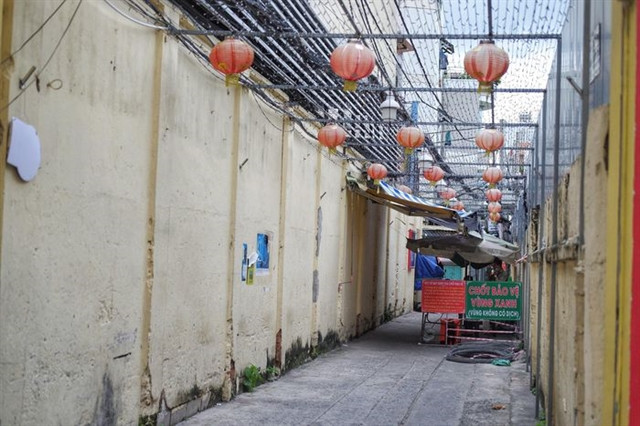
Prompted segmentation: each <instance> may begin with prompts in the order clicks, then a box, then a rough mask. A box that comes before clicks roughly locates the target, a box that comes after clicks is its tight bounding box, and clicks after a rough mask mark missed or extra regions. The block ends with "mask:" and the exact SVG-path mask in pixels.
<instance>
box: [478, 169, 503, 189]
mask: <svg viewBox="0 0 640 426" xmlns="http://www.w3.org/2000/svg"><path fill="white" fill-rule="evenodd" d="M502 177H503V176H502V170H500V168H499V167H495V166H494V167H489V168H488V169H487V170H485V171H484V173H482V179H483V180H484V181H485V182H487V183H488V184H489V187H490V188H493V187H494V186H495V185H496V183H498V182H500V181H501V180H502Z"/></svg>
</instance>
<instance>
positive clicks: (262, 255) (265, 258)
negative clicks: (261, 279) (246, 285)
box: [256, 234, 269, 275]
mask: <svg viewBox="0 0 640 426" xmlns="http://www.w3.org/2000/svg"><path fill="white" fill-rule="evenodd" d="M257 247H258V248H257V251H258V261H257V262H256V275H269V236H268V235H267V234H258V241H257Z"/></svg>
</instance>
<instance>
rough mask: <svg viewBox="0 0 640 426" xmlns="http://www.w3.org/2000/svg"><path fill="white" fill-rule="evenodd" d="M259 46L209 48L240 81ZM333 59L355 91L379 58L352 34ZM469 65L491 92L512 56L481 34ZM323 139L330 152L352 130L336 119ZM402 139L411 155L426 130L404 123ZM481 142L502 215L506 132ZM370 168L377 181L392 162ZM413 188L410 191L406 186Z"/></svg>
mask: <svg viewBox="0 0 640 426" xmlns="http://www.w3.org/2000/svg"><path fill="white" fill-rule="evenodd" d="M253 60H254V51H253V49H252V48H251V46H249V45H248V44H247V43H245V42H243V41H242V40H239V39H236V38H233V37H228V38H226V39H225V40H223V41H222V42H220V43H218V44H216V45H215V46H214V47H213V49H212V50H211V52H210V54H209V61H210V62H211V65H212V66H213V67H214V68H215V69H216V70H218V71H220V72H221V73H223V74H224V75H225V84H226V85H227V86H229V85H237V84H239V78H240V77H239V75H240V73H242V72H243V71H246V70H247V69H249V68H250V67H251V66H252V65H253ZM329 63H330V65H331V69H332V70H333V72H334V73H336V74H337V75H338V76H340V77H341V78H342V79H343V80H344V86H343V90H344V91H347V92H352V91H355V90H356V88H357V85H358V81H359V80H361V79H363V78H366V77H368V76H369V75H371V73H372V72H373V70H374V68H375V65H376V59H375V54H374V53H373V51H372V50H371V49H369V48H368V47H366V46H365V45H364V44H363V43H362V41H360V40H349V41H348V42H346V43H344V44H342V45H340V46H338V47H337V48H336V49H334V51H333V52H332V53H331V56H330V59H329ZM464 69H465V71H466V72H467V74H469V75H470V76H471V77H472V78H474V79H476V80H477V81H478V92H484V93H491V92H492V91H493V86H494V84H495V83H496V82H497V81H498V80H499V79H500V78H501V77H502V76H503V75H504V74H505V73H506V72H507V70H508V69H509V56H508V55H507V53H506V52H505V51H504V50H503V49H501V48H499V47H497V46H496V45H495V43H494V41H493V40H482V41H481V42H480V44H479V45H478V46H476V47H474V48H473V49H471V50H470V51H468V52H467V53H466V54H465V57H464ZM317 138H318V142H319V143H320V144H321V145H322V146H325V147H327V148H328V149H329V153H330V154H332V153H335V152H336V148H337V147H338V146H340V145H342V144H343V143H344V142H345V140H346V138H347V133H346V132H345V130H344V129H343V128H342V127H340V126H338V125H337V124H328V125H326V126H324V127H322V128H321V129H320V130H319V131H318V135H317ZM396 140H397V142H398V144H400V145H401V146H403V147H404V149H405V155H407V156H408V155H411V154H412V152H413V150H414V149H416V148H418V147H420V146H422V144H423V143H424V141H425V135H424V133H423V132H422V130H420V129H419V128H417V127H413V126H404V127H402V128H400V130H398V133H397V134H396ZM475 142H476V145H477V146H478V148H480V149H482V150H484V151H485V153H486V155H487V156H489V155H491V154H493V155H494V157H493V166H491V167H488V168H487V169H486V170H485V171H484V172H483V173H482V179H483V180H484V181H485V182H487V183H488V184H489V188H490V189H489V190H488V191H487V192H486V196H487V200H488V201H489V202H490V204H489V212H490V213H489V218H490V219H491V220H493V221H494V222H497V221H498V220H500V211H501V210H502V207H501V205H500V203H499V201H500V200H501V198H502V193H501V192H500V190H499V189H497V188H495V186H496V185H497V184H498V183H499V182H500V181H501V180H502V178H503V173H502V171H501V170H500V168H499V167H497V166H496V165H495V152H496V151H497V150H499V149H501V148H502V147H503V145H504V135H503V134H502V132H500V131H499V130H497V129H495V128H494V127H493V125H492V126H490V127H487V128H485V129H482V130H480V131H479V132H478V134H477V135H476V137H475ZM367 174H368V175H369V177H370V178H371V179H372V180H373V182H374V185H378V184H379V182H380V181H381V180H382V179H384V178H385V177H386V176H387V168H386V167H385V166H384V165H382V164H380V163H374V164H371V165H370V166H369V167H368V169H367ZM444 175H445V173H444V171H443V170H442V169H441V168H440V167H438V166H436V165H432V166H430V167H428V168H427V169H425V170H424V172H423V176H424V177H425V179H426V180H427V181H429V182H430V184H431V185H432V186H435V185H436V184H437V183H438V182H439V181H440V180H442V179H443V178H444ZM401 187H402V190H403V191H405V192H410V189H409V188H408V187H406V186H405V185H402V186H401ZM407 190H408V191H407ZM439 195H440V196H441V197H442V198H443V199H444V200H445V204H446V205H449V202H450V201H451V200H452V199H454V198H455V196H456V191H455V190H454V189H453V188H450V187H445V188H444V189H442V190H441V191H440V192H439ZM452 207H453V208H454V209H456V210H458V211H461V210H464V204H463V203H462V202H461V201H459V200H455V202H454V203H453V204H452Z"/></svg>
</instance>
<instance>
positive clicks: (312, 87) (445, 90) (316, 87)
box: [243, 83, 546, 93]
mask: <svg viewBox="0 0 640 426" xmlns="http://www.w3.org/2000/svg"><path fill="white" fill-rule="evenodd" d="M243 86H246V87H248V88H250V89H274V90H289V89H291V90H309V91H321V92H326V91H327V90H335V91H337V92H342V91H343V89H342V86H339V85H330V84H326V85H322V84H320V85H318V84H310V85H304V84H254V83H246V84H244V83H243ZM357 91H358V92H389V91H394V92H433V93H477V92H478V89H474V88H462V87H460V88H458V87H422V86H420V87H411V86H401V83H397V85H396V86H395V87H391V86H366V85H358V90H357ZM493 91H494V92H496V93H545V92H546V89H530V88H497V87H496V88H495V89H493Z"/></svg>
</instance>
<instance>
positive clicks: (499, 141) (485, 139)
mask: <svg viewBox="0 0 640 426" xmlns="http://www.w3.org/2000/svg"><path fill="white" fill-rule="evenodd" d="M476 145H478V148H480V149H484V150H485V151H486V154H487V155H489V154H491V153H492V152H493V151H497V150H499V149H500V148H502V145H504V135H503V134H502V132H500V131H499V130H496V129H482V130H480V131H479V132H478V134H477V135H476Z"/></svg>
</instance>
